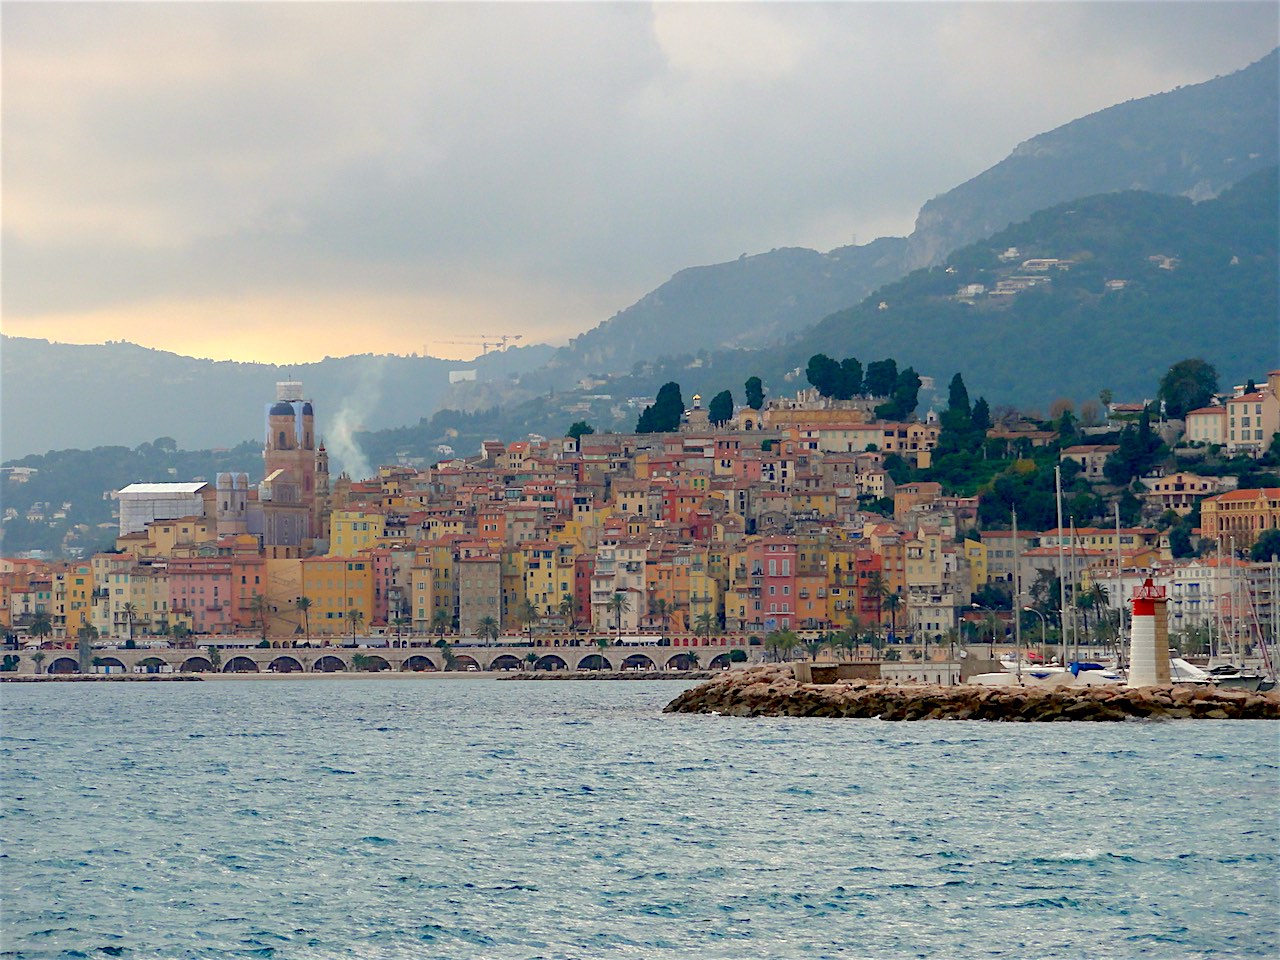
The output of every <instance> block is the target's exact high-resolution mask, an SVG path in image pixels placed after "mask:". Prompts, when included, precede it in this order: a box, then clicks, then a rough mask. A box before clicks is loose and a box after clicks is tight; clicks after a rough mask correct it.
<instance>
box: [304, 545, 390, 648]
mask: <svg viewBox="0 0 1280 960" xmlns="http://www.w3.org/2000/svg"><path fill="white" fill-rule="evenodd" d="M299 563H300V565H301V568H302V595H303V596H306V597H309V598H310V599H311V608H310V610H309V611H308V619H309V620H310V622H311V635H312V636H343V635H350V634H351V633H352V631H353V629H354V630H357V631H358V630H360V629H362V628H367V627H368V625H369V624H370V622H371V621H372V619H373V561H372V560H370V559H368V558H362V557H306V558H304V559H302V560H301V561H299Z"/></svg>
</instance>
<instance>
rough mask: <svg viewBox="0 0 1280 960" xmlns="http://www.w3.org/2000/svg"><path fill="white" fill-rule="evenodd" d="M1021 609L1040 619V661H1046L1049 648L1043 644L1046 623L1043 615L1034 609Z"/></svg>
mask: <svg viewBox="0 0 1280 960" xmlns="http://www.w3.org/2000/svg"><path fill="white" fill-rule="evenodd" d="M1022 609H1023V610H1025V611H1027V613H1034V614H1035V615H1036V616H1037V617H1039V618H1040V659H1041V660H1046V661H1047V660H1048V659H1049V647H1048V644H1047V643H1046V642H1045V624H1046V623H1047V622H1048V621H1047V620H1046V619H1045V615H1044V614H1043V613H1041V612H1040V611H1039V610H1037V609H1036V608H1035V607H1023V608H1022Z"/></svg>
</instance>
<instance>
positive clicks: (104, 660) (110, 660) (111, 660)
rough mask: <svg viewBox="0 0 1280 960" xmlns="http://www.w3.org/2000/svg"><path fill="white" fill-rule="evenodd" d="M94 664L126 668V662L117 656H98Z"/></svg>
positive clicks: (96, 665)
mask: <svg viewBox="0 0 1280 960" xmlns="http://www.w3.org/2000/svg"><path fill="white" fill-rule="evenodd" d="M94 666H95V667H115V668H119V669H120V670H121V671H123V670H124V669H125V665H124V663H123V662H121V661H119V660H117V659H116V658H115V657H97V658H96V662H95V663H94Z"/></svg>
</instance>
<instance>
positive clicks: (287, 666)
mask: <svg viewBox="0 0 1280 960" xmlns="http://www.w3.org/2000/svg"><path fill="white" fill-rule="evenodd" d="M267 673H302V664H301V663H299V662H298V661H297V660H296V659H295V658H293V657H276V658H275V659H274V660H272V661H271V662H270V663H268V664H267Z"/></svg>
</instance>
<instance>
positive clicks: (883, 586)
mask: <svg viewBox="0 0 1280 960" xmlns="http://www.w3.org/2000/svg"><path fill="white" fill-rule="evenodd" d="M867 593H869V594H871V596H873V597H874V598H875V601H876V623H879V624H881V625H883V622H884V599H885V597H887V596H889V594H891V593H893V591H892V590H891V589H889V584H888V583H887V582H886V581H885V579H884V574H883V573H881V572H880V571H879V570H872V571H871V576H869V577H867Z"/></svg>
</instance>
